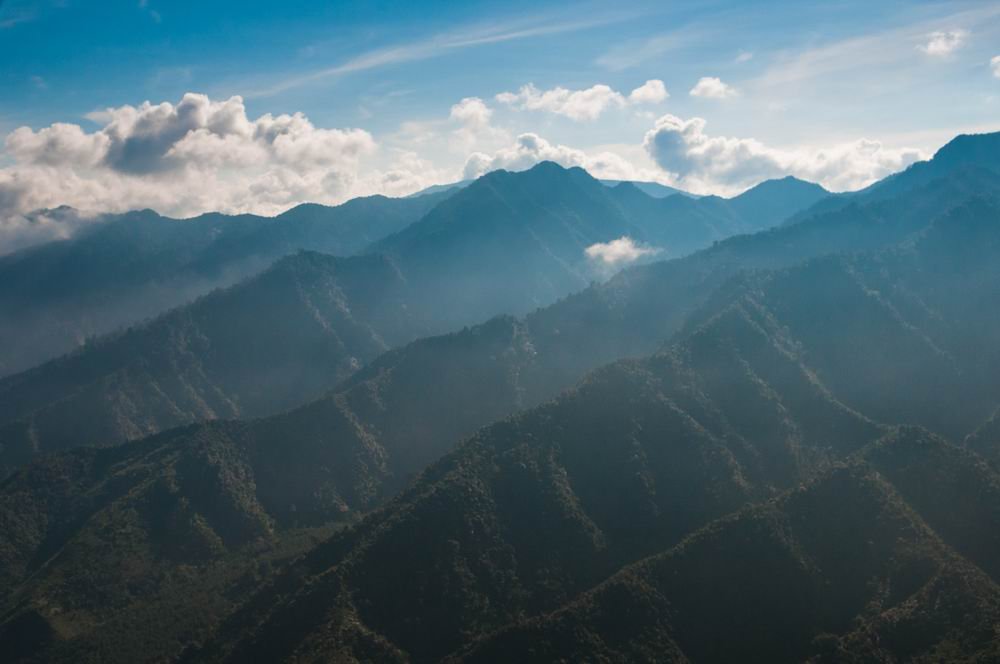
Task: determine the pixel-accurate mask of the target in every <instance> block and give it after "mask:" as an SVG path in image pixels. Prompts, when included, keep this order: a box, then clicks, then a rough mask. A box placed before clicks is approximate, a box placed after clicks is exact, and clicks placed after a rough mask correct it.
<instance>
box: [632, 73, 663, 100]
mask: <svg viewBox="0 0 1000 664" xmlns="http://www.w3.org/2000/svg"><path fill="white" fill-rule="evenodd" d="M669 96H670V94H669V93H668V92H667V88H666V86H665V85H663V81H660V80H658V79H655V78H654V79H652V80H649V81H646V82H645V83H643V84H642V85H640V86H639V87H637V88H636V89H635V90H633V91H632V92H630V93H629V96H628V101H629V103H631V104H659V103H660V102H661V101H663V100H664V99H666V98H667V97H669Z"/></svg>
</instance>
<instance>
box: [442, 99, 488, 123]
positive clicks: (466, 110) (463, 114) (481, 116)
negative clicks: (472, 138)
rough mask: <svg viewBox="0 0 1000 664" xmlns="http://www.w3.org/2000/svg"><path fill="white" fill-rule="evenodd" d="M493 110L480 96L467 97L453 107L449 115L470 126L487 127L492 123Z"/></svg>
mask: <svg viewBox="0 0 1000 664" xmlns="http://www.w3.org/2000/svg"><path fill="white" fill-rule="evenodd" d="M492 115H493V111H492V110H490V109H489V108H488V107H487V106H486V104H485V102H483V100H482V99H480V98H479V97H466V98H465V99H463V100H462V101H460V102H458V103H457V104H455V105H454V106H452V107H451V113H450V115H449V117H450V118H451V119H452V120H454V121H456V122H460V123H462V124H463V125H466V126H470V127H485V126H486V125H488V124H489V123H490V117H491V116H492Z"/></svg>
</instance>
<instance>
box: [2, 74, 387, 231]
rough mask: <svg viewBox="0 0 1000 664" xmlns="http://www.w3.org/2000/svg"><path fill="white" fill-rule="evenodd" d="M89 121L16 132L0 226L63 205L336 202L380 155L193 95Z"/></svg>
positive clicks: (360, 143) (300, 119)
mask: <svg viewBox="0 0 1000 664" xmlns="http://www.w3.org/2000/svg"><path fill="white" fill-rule="evenodd" d="M89 118H90V119H91V120H92V121H94V122H97V123H98V124H99V125H100V128H99V129H97V130H96V131H92V132H88V131H86V130H84V129H83V128H82V127H81V126H80V125H77V124H66V123H56V124H53V125H51V126H48V127H45V128H43V129H39V130H38V131H35V130H32V129H30V128H28V127H21V128H19V129H16V130H15V131H13V132H11V133H10V134H9V135H8V136H7V138H6V140H5V142H4V147H5V154H6V155H7V156H8V157H10V158H11V159H13V162H14V164H13V165H12V166H9V167H7V168H4V169H0V220H8V221H9V220H10V219H12V218H14V217H15V216H16V215H24V214H25V213H27V212H29V211H31V210H37V209H40V208H51V207H56V206H59V205H70V206H73V207H76V208H80V209H83V210H99V211H103V212H116V211H124V210H129V209H134V208H137V207H153V208H155V209H156V210H158V211H160V212H162V213H165V214H171V215H176V216H186V215H191V214H197V213H200V212H204V211H207V210H222V211H226V212H244V211H254V212H261V213H273V212H278V211H280V210H283V209H285V208H286V207H289V206H290V205H293V204H295V203H298V202H301V201H303V200H314V201H318V202H337V201H340V200H343V199H344V198H345V197H347V196H348V195H350V194H351V193H352V192H353V190H354V189H355V184H356V182H357V180H358V168H359V163H360V161H361V160H362V159H363V158H364V157H366V156H367V155H370V154H372V153H373V152H374V151H375V150H376V144H375V141H374V139H373V138H372V136H371V134H369V133H368V132H367V131H364V130H362V129H324V128H319V127H316V126H315V125H313V124H312V122H310V121H309V119H308V118H306V117H305V116H304V115H302V114H301V113H295V114H291V115H277V116H275V115H271V114H266V115H262V116H261V117H259V118H256V119H254V120H251V119H249V118H248V117H247V115H246V109H245V108H244V105H243V100H242V99H241V98H240V97H232V98H230V99H227V100H225V101H212V100H210V99H209V98H208V97H207V96H205V95H200V94H191V93H189V94H186V95H184V97H183V98H182V99H181V101H180V102H179V103H177V104H171V103H162V104H155V105H154V104H150V103H148V102H147V103H144V104H142V105H140V106H137V107H136V106H122V107H118V108H109V109H107V110H104V111H100V112H97V113H92V114H91V115H90V116H89ZM11 223H12V222H11ZM11 223H7V224H6V225H7V226H10V225H11Z"/></svg>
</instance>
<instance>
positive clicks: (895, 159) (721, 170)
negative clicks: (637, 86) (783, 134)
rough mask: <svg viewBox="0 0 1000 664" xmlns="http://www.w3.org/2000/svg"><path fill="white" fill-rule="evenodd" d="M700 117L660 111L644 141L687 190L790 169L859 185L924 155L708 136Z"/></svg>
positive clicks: (837, 185)
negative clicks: (791, 146)
mask: <svg viewBox="0 0 1000 664" xmlns="http://www.w3.org/2000/svg"><path fill="white" fill-rule="evenodd" d="M705 126H706V122H705V120H703V119H702V118H697V117H696V118H691V119H689V120H684V119H681V118H679V117H677V116H674V115H664V116H663V117H661V118H660V119H659V120H657V121H656V124H655V125H654V127H653V128H652V129H651V130H649V131H648V132H647V133H646V136H645V138H644V141H643V147H644V148H645V149H646V152H647V153H648V154H649V156H650V157H651V158H652V159H653V161H655V162H656V163H657V164H658V165H659V166H660V167H661V168H662V169H664V170H665V171H667V172H668V173H670V174H671V176H672V178H673V179H674V181H676V182H677V183H678V184H679V185H681V186H682V187H685V188H687V189H689V190H691V191H695V192H698V191H710V192H717V193H737V192H739V191H742V190H743V189H746V188H747V187H749V186H752V185H754V184H757V183H758V182H760V181H762V180H765V179H768V178H773V177H781V176H784V175H795V176H796V177H800V178H803V179H806V180H811V181H813V182H818V183H820V184H822V185H823V186H825V187H826V188H828V189H831V190H833V191H846V190H853V189H858V188H861V187H864V186H866V185H868V184H871V183H872V182H874V181H876V180H878V179H880V178H883V177H885V176H887V175H889V174H890V173H894V172H896V171H899V170H901V169H903V168H905V167H906V166H908V165H909V164H911V163H913V162H914V161H918V160H920V159H923V158H925V157H926V156H925V155H924V154H923V153H921V152H920V151H919V150H913V149H903V150H893V149H889V148H886V147H884V146H883V145H882V144H881V143H879V142H878V141H871V140H866V139H862V140H858V141H854V142H851V143H846V144H841V145H836V146H833V147H830V148H826V149H822V150H783V149H777V148H772V147H769V146H767V145H765V144H763V143H761V142H760V141H757V140H755V139H752V138H732V137H725V136H710V135H709V134H706V133H705Z"/></svg>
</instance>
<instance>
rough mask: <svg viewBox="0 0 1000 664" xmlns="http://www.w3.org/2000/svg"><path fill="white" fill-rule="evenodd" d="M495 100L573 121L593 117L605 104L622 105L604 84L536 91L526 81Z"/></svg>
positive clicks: (618, 97) (599, 113) (591, 118)
mask: <svg viewBox="0 0 1000 664" xmlns="http://www.w3.org/2000/svg"><path fill="white" fill-rule="evenodd" d="M496 100H497V101H498V102H500V103H501V104H507V105H508V106H511V107H512V108H516V109H518V110H526V111H548V112H549V113H555V114H557V115H564V116H566V117H568V118H570V119H572V120H577V121H581V120H596V119H597V118H598V117H600V116H601V114H602V113H603V112H604V111H605V110H607V109H608V108H609V107H619V108H620V107H622V106H624V105H625V97H623V96H622V94H621V93H620V92H615V91H614V90H612V89H611V88H609V87H608V86H606V85H595V86H592V87H589V88H587V89H586V90H567V89H566V88H561V87H555V88H552V89H551V90H539V89H538V88H536V87H535V86H534V85H532V84H531V83H529V84H528V85H524V86H522V87H521V89H520V90H518V91H517V92H501V93H500V94H498V95H497V96H496Z"/></svg>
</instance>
